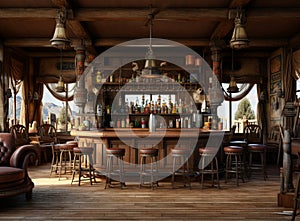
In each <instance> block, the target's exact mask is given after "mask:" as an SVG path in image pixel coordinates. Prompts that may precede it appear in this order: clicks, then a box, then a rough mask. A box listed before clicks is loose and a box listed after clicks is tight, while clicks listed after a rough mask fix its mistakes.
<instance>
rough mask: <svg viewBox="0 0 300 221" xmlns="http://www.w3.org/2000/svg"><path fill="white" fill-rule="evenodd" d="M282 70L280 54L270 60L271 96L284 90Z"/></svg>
mask: <svg viewBox="0 0 300 221" xmlns="http://www.w3.org/2000/svg"><path fill="white" fill-rule="evenodd" d="M281 69H282V62H281V54H279V55H276V56H275V57H272V58H271V59H270V94H275V93H276V91H277V90H278V89H281V88H282V84H281Z"/></svg>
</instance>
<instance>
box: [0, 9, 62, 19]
mask: <svg viewBox="0 0 300 221" xmlns="http://www.w3.org/2000/svg"><path fill="white" fill-rule="evenodd" d="M56 17H57V9H56V8H1V9H0V19H8V18H19V19H27V18H30V19H40V18H47V19H49V18H50V19H55V18H56Z"/></svg>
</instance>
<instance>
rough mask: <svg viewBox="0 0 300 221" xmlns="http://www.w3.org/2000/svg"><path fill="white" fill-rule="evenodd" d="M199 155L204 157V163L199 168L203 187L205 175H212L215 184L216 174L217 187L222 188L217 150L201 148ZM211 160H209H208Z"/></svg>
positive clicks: (213, 184)
mask: <svg viewBox="0 0 300 221" xmlns="http://www.w3.org/2000/svg"><path fill="white" fill-rule="evenodd" d="M198 151H199V155H200V157H201V158H202V161H200V162H202V165H201V168H200V170H199V173H200V175H201V188H203V185H204V175H205V174H209V175H211V182H212V184H211V185H212V186H213V187H214V186H215V182H214V181H215V176H216V179H217V187H218V189H220V180H219V162H218V157H217V155H216V152H215V150H214V149H213V148H209V147H206V148H199V149H198ZM208 160H209V161H210V162H207V161H208Z"/></svg>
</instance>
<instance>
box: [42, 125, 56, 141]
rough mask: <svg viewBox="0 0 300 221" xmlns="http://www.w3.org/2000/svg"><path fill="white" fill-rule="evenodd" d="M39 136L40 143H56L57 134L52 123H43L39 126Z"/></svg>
mask: <svg viewBox="0 0 300 221" xmlns="http://www.w3.org/2000/svg"><path fill="white" fill-rule="evenodd" d="M38 136H40V143H41V144H42V143H52V142H54V143H56V142H57V135H56V129H55V127H54V126H53V125H52V124H42V125H40V126H39V127H38Z"/></svg>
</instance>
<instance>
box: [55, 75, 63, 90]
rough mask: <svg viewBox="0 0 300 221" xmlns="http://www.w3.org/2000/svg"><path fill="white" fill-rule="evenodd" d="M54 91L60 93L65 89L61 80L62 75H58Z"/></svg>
mask: <svg viewBox="0 0 300 221" xmlns="http://www.w3.org/2000/svg"><path fill="white" fill-rule="evenodd" d="M55 90H56V92H58V93H61V92H64V91H65V83H64V81H63V78H62V76H60V77H59V80H58V83H57V87H56V88H55Z"/></svg>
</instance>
